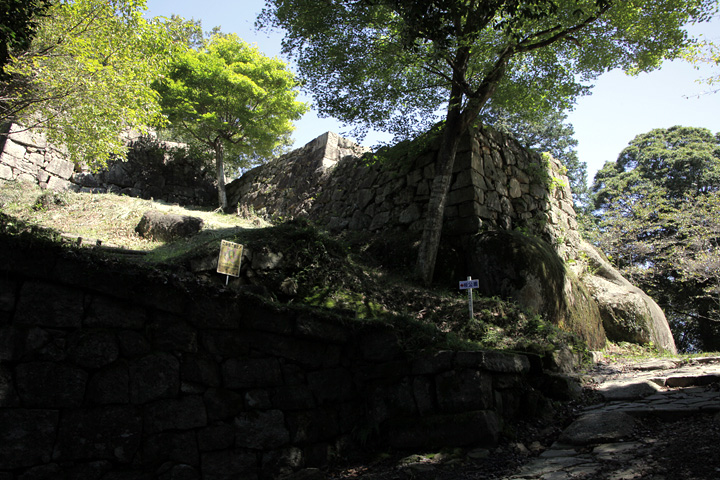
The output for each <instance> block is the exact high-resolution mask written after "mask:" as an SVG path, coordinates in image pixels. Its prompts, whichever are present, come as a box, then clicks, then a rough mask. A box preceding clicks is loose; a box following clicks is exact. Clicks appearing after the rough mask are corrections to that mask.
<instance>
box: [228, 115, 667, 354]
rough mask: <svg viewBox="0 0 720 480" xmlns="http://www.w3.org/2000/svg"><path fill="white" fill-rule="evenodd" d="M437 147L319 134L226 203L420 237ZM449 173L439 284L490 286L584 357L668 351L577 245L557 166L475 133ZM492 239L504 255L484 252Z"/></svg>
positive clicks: (634, 297) (429, 141)
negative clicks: (447, 246)
mask: <svg viewBox="0 0 720 480" xmlns="http://www.w3.org/2000/svg"><path fill="white" fill-rule="evenodd" d="M438 147H439V146H438V139H437V137H435V138H433V137H432V136H426V137H425V139H424V140H423V139H420V140H419V141H416V142H414V143H413V144H400V145H396V146H395V147H392V148H390V149H384V150H381V151H379V152H376V153H368V152H362V151H357V150H356V149H355V150H354V149H353V146H352V144H351V143H350V142H348V141H347V140H345V139H342V138H341V137H338V136H337V135H335V134H330V133H328V134H325V135H323V136H322V137H319V138H318V139H316V140H315V141H313V142H311V143H309V144H308V145H306V146H305V147H304V148H302V149H299V150H296V151H295V152H292V153H290V154H288V155H286V156H284V157H281V158H279V159H276V160H273V161H271V162H269V163H267V164H265V165H263V166H260V167H257V168H256V169H254V170H251V171H250V172H248V173H246V174H245V175H244V176H242V177H241V178H239V179H237V180H235V181H234V182H232V183H231V184H230V185H229V186H228V199H229V201H230V203H231V204H233V205H234V204H237V205H238V208H239V209H241V210H242V209H248V210H250V209H252V210H254V211H255V212H256V213H260V214H265V215H268V216H271V217H276V218H283V219H286V218H292V217H296V216H307V217H309V218H311V219H313V220H315V221H316V222H317V223H318V224H320V225H322V226H324V227H325V228H328V229H329V230H331V231H335V232H338V231H355V232H366V233H367V232H369V233H371V234H372V235H374V236H375V237H376V238H379V237H382V238H387V237H391V236H393V235H392V234H393V233H394V232H409V233H410V234H411V238H412V235H413V234H415V237H416V238H418V237H419V233H420V231H421V230H422V228H423V225H424V221H425V211H426V208H427V203H428V200H429V198H430V190H431V187H432V182H433V179H434V178H435V173H436V172H435V165H434V163H435V162H434V161H435V158H436V155H437V150H438ZM454 167H455V168H454V172H453V177H452V182H451V186H450V190H449V193H448V197H447V203H446V206H445V215H444V220H445V225H444V228H443V234H444V235H445V236H446V239H447V238H450V239H453V238H454V239H455V240H459V241H458V242H455V244H456V245H457V244H459V245H460V247H459V248H458V250H460V251H461V255H460V257H461V258H459V259H458V260H455V263H456V264H457V265H454V266H453V265H450V268H449V270H448V271H449V272H450V273H449V274H448V275H449V276H453V277H455V278H456V280H457V279H462V278H465V275H473V276H474V278H481V280H484V284H488V288H487V289H486V290H483V291H482V293H484V294H486V295H491V296H492V295H500V296H501V297H503V298H509V299H512V300H514V301H516V302H518V303H519V304H520V305H522V306H523V307H525V308H527V309H528V310H529V311H532V312H533V313H538V314H541V315H545V316H547V317H549V319H550V320H551V321H553V322H555V323H556V324H557V325H561V326H564V327H565V328H568V329H570V330H571V331H573V332H575V333H577V334H579V335H580V336H581V338H582V339H583V340H585V341H586V342H587V344H588V345H590V346H591V348H602V346H603V345H604V343H605V341H606V332H607V333H608V334H609V335H611V336H610V337H609V338H610V340H612V341H616V342H621V341H631V342H640V343H648V342H652V343H653V344H655V345H657V346H659V347H660V348H662V349H665V350H668V351H670V352H675V344H674V341H673V338H672V334H671V332H670V328H669V326H668V323H667V320H666V318H665V316H664V314H663V313H662V311H661V310H660V308H659V307H658V306H657V304H656V303H655V302H654V301H653V300H652V299H650V298H649V297H647V295H645V294H644V293H642V292H640V291H639V290H638V289H637V288H635V287H633V286H632V285H630V283H629V282H628V281H627V280H625V279H624V278H622V276H621V275H620V274H619V273H618V272H617V271H616V270H615V269H614V268H613V267H612V266H611V265H610V264H609V262H607V261H606V260H604V259H603V256H602V254H601V253H600V252H597V251H596V249H595V248H594V247H593V246H592V245H590V244H588V243H587V242H585V241H584V240H583V239H582V238H581V237H580V234H579V232H578V225H577V221H576V217H575V210H574V208H573V203H572V192H571V191H570V187H569V181H568V179H567V176H566V175H565V169H564V168H563V167H562V165H560V163H559V162H557V161H556V160H554V159H553V158H551V157H549V156H545V155H540V154H538V153H535V152H531V151H529V150H526V149H524V148H522V146H521V145H520V144H519V143H518V142H517V141H515V140H514V139H512V138H510V137H508V136H506V135H503V134H500V133H498V132H495V131H493V130H492V129H489V128H481V129H478V130H474V131H471V132H470V133H469V134H468V135H467V136H465V137H464V139H463V140H462V142H461V145H460V147H459V149H458V153H457V157H456V160H455V166H454ZM387 233H390V235H378V234H387ZM491 237H492V238H494V240H493V241H494V243H495V244H496V245H502V246H504V248H503V250H504V251H503V252H500V251H497V250H495V251H491V250H489V246H490V244H491V243H493V242H488V240H490V239H492V238H491ZM534 238H539V239H541V240H543V241H544V242H541V243H537V242H536V241H535V240H534ZM545 244H547V245H549V247H548V249H547V251H546V250H545V247H544V245H545ZM543 252H544V253H543ZM461 269H464V271H463V272H460V270H461ZM458 273H462V275H461V276H458V275H457V274H458ZM550 274H552V275H550ZM548 275H549V276H548ZM482 284H483V282H482V281H481V285H482ZM618 327H621V328H618Z"/></svg>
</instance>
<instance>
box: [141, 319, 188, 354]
mask: <svg viewBox="0 0 720 480" xmlns="http://www.w3.org/2000/svg"><path fill="white" fill-rule="evenodd" d="M147 332H148V334H149V337H150V339H151V342H152V346H153V347H154V348H155V349H157V350H160V351H165V352H183V353H194V352H197V350H198V341H197V337H198V333H197V331H196V330H195V329H194V328H192V327H191V326H190V325H188V324H187V323H184V322H183V321H181V320H179V319H178V318H176V317H173V316H162V317H160V318H158V319H156V320H155V321H153V322H152V323H151V324H150V325H149V326H148V329H147Z"/></svg>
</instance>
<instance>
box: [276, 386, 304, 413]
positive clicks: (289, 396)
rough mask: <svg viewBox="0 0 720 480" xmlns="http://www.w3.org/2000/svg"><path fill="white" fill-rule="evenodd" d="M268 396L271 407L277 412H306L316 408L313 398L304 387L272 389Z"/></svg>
mask: <svg viewBox="0 0 720 480" xmlns="http://www.w3.org/2000/svg"><path fill="white" fill-rule="evenodd" d="M268 395H269V398H270V402H271V405H272V406H273V407H274V408H276V409H278V410H282V411H287V410H306V409H310V408H315V407H316V402H315V398H314V397H313V394H312V392H311V391H310V389H309V388H308V387H306V386H305V385H289V386H285V387H278V388H273V389H271V390H270V391H269V392H268Z"/></svg>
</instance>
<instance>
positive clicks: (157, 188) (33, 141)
mask: <svg viewBox="0 0 720 480" xmlns="http://www.w3.org/2000/svg"><path fill="white" fill-rule="evenodd" d="M128 143H129V145H130V148H129V151H128V158H127V161H117V160H115V161H112V160H111V161H110V162H108V167H107V168H106V169H104V170H100V171H97V172H92V171H90V170H88V169H87V168H81V167H76V165H75V164H74V163H73V162H72V161H70V158H69V155H68V153H67V150H66V149H65V148H57V147H56V146H54V145H51V144H49V143H48V142H47V141H46V139H45V137H44V136H43V135H41V134H37V133H33V132H31V131H27V130H24V129H23V128H22V127H21V126H19V125H16V124H12V125H11V127H10V133H9V135H8V137H7V139H6V140H5V144H4V147H3V150H2V152H0V180H15V181H23V182H29V183H34V184H37V185H39V186H40V187H41V188H49V189H51V190H58V191H62V190H72V191H76V192H83V193H115V194H120V195H128V196H132V197H140V198H145V199H150V198H153V199H156V200H164V201H166V202H169V203H179V204H182V205H200V206H213V205H215V202H216V199H217V193H216V192H217V188H216V181H215V177H214V173H213V169H212V168H211V167H209V166H207V165H202V164H201V163H200V162H198V161H197V160H193V159H189V158H171V156H170V155H169V153H168V152H170V151H171V150H172V149H174V148H177V147H182V145H180V144H176V143H170V142H155V141H152V139H151V138H150V137H138V136H136V137H134V138H128Z"/></svg>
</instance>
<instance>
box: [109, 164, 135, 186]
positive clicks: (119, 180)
mask: <svg viewBox="0 0 720 480" xmlns="http://www.w3.org/2000/svg"><path fill="white" fill-rule="evenodd" d="M107 182H108V183H112V184H114V185H117V186H119V187H132V185H133V183H134V182H133V179H132V178H131V177H130V175H128V173H127V172H126V171H125V169H124V168H123V166H122V164H120V163H115V164H114V165H113V166H112V167H110V170H108V172H107Z"/></svg>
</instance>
